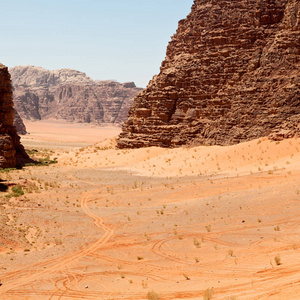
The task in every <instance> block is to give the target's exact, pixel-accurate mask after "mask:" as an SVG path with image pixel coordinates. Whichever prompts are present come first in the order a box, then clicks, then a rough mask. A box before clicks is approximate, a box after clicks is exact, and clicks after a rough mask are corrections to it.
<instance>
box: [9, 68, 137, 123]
mask: <svg viewBox="0 0 300 300" xmlns="http://www.w3.org/2000/svg"><path fill="white" fill-rule="evenodd" d="M9 73H10V74H11V79H12V85H13V93H14V96H13V97H14V105H15V109H16V111H17V112H18V113H19V115H20V116H21V118H23V119H27V120H43V119H48V118H54V119H64V120H67V121H69V122H76V123H94V124H98V125H100V124H112V123H113V124H116V125H120V124H122V123H123V122H124V121H125V119H126V117H127V112H128V110H129V108H130V106H131V104H132V102H133V99H134V97H135V96H136V95H137V93H139V92H140V91H141V90H142V89H141V88H137V87H136V86H135V84H134V83H133V82H127V83H119V82H116V81H94V80H92V79H91V78H90V77H88V76H87V75H86V74H85V73H83V72H80V71H77V70H72V69H61V70H55V71H49V70H46V69H43V68H41V67H34V66H17V67H14V68H11V69H9Z"/></svg>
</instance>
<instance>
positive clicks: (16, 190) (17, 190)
mask: <svg viewBox="0 0 300 300" xmlns="http://www.w3.org/2000/svg"><path fill="white" fill-rule="evenodd" d="M11 191H12V196H13V197H20V196H22V195H24V192H23V190H22V187H21V186H20V185H17V186H13V187H12V188H11Z"/></svg>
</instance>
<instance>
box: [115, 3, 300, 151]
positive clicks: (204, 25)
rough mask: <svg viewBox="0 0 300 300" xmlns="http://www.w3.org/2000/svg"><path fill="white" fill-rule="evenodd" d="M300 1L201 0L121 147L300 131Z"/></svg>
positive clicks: (141, 100)
mask: <svg viewBox="0 0 300 300" xmlns="http://www.w3.org/2000/svg"><path fill="white" fill-rule="evenodd" d="M299 124H300V4H299V0H231V1H225V0H218V1H216V0H195V1H194V5H193V6H192V11H191V13H190V14H189V15H188V16H187V18H186V19H184V20H181V21H180V22H179V25H178V30H177V32H176V34H175V35H174V36H173V37H172V40H171V42H170V43H169V45H168V48H167V55H166V59H165V61H164V62H163V63H162V65H161V69H160V73H159V75H157V76H154V77H153V79H152V81H150V83H149V85H148V86H147V88H146V89H145V90H144V91H143V92H141V93H140V94H139V95H138V96H137V97H136V98H135V101H134V104H133V106H132V107H131V109H130V111H129V114H128V119H127V121H126V122H125V124H124V125H123V132H122V133H121V135H120V137H119V140H118V147H119V148H131V147H145V146H163V147H174V146H178V145H183V144H191V143H195V144H206V145H214V144H219V145H228V144H234V143H239V142H241V141H246V140H251V139H255V138H258V137H262V136H271V137H273V138H274V139H278V138H279V139H280V138H283V137H291V136H295V135H297V134H298V135H299V134H300V125H299Z"/></svg>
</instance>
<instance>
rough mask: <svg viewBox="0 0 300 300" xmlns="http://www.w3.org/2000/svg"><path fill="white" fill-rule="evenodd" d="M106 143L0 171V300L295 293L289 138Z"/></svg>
mask: <svg viewBox="0 0 300 300" xmlns="http://www.w3.org/2000/svg"><path fill="white" fill-rule="evenodd" d="M114 145H115V142H114V141H112V140H107V141H105V142H102V143H99V144H96V145H94V146H88V147H84V148H77V149H73V150H72V149H69V150H65V149H59V148H55V149H54V148H52V149H42V148H35V149H31V150H30V151H31V152H30V153H31V155H33V156H35V157H36V158H39V159H40V161H41V163H40V164H39V165H34V166H25V167H24V168H23V169H21V170H2V171H1V173H0V178H1V181H2V182H1V189H0V222H1V228H2V230H1V234H0V241H1V244H0V268H1V280H2V283H3V285H2V286H1V289H0V298H1V299H9V300H12V299H54V298H59V297H60V298H61V299H63V298H65V299H83V298H84V299H105V300H107V299H149V300H156V299H160V300H164V299H165V300H167V299H174V300H175V299H176V300H177V299H191V300H195V299H198V300H199V299H273V298H274V299H279V298H276V297H281V298H282V299H294V298H292V297H293V295H298V294H300V288H299V285H298V284H297V280H298V278H297V277H298V270H299V267H300V265H298V261H299V259H298V256H299V253H298V248H299V245H300V240H299V236H300V228H299V221H300V220H299V217H300V209H299V201H300V193H299V190H300V186H299V182H300V141H299V140H297V139H291V140H285V141H282V142H280V143H276V142H271V141H269V140H266V139H260V140H256V141H252V142H247V143H243V144H239V145H235V146H229V147H218V146H213V147H193V148H180V149H161V148H155V147H153V148H147V149H136V150H117V149H115V148H114Z"/></svg>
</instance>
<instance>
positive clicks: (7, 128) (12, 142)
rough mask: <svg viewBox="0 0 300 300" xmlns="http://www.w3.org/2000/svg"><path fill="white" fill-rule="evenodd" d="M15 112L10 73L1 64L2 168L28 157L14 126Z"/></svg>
mask: <svg viewBox="0 0 300 300" xmlns="http://www.w3.org/2000/svg"><path fill="white" fill-rule="evenodd" d="M14 114H15V111H14V107H13V100H12V87H11V80H10V75H9V73H8V70H7V67H5V66H4V65H2V64H0V168H10V167H15V166H16V165H17V164H18V163H21V162H22V161H24V160H26V159H28V156H27V154H26V153H25V150H24V148H23V146H22V145H21V144H20V137H19V136H18V135H17V131H16V128H15V126H13V122H14Z"/></svg>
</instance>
